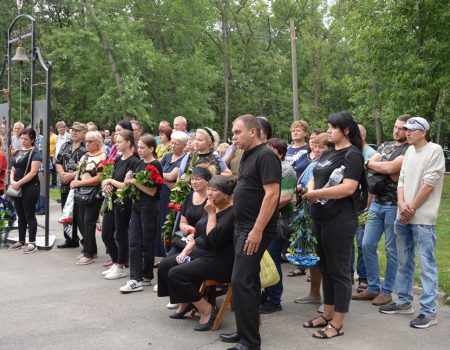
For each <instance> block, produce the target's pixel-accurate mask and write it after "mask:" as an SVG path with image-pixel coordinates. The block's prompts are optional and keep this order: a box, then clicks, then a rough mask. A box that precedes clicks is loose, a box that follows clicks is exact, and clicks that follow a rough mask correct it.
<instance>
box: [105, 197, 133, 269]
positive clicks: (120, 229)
mask: <svg viewBox="0 0 450 350" xmlns="http://www.w3.org/2000/svg"><path fill="white" fill-rule="evenodd" d="M131 205H132V203H131V201H127V200H126V201H124V203H123V204H114V206H113V209H112V210H109V211H106V212H105V214H104V216H103V225H102V239H103V242H104V243H105V246H106V249H107V250H108V254H109V255H110V256H111V260H112V262H113V263H115V264H122V265H128V262H129V254H128V228H129V226H130V218H131Z"/></svg>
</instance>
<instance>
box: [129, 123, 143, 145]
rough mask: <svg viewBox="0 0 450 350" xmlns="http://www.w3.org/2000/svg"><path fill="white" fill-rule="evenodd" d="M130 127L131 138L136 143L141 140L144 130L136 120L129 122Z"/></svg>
mask: <svg viewBox="0 0 450 350" xmlns="http://www.w3.org/2000/svg"><path fill="white" fill-rule="evenodd" d="M131 127H132V128H133V137H134V141H135V142H138V141H139V140H140V139H141V136H142V134H143V133H144V129H143V128H142V125H141V123H139V121H137V120H132V121H131Z"/></svg>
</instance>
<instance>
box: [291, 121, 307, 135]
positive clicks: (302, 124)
mask: <svg viewBox="0 0 450 350" xmlns="http://www.w3.org/2000/svg"><path fill="white" fill-rule="evenodd" d="M295 128H301V129H303V131H304V132H308V123H307V122H306V121H305V120H303V119H302V120H296V121H295V122H293V123H292V125H291V131H292V130H293V129H295Z"/></svg>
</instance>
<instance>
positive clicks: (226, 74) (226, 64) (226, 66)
mask: <svg viewBox="0 0 450 350" xmlns="http://www.w3.org/2000/svg"><path fill="white" fill-rule="evenodd" d="M220 12H221V15H222V41H223V43H222V50H223V81H224V88H225V91H224V116H223V135H222V140H223V142H226V141H227V136H228V108H229V106H228V98H229V97H228V90H229V87H228V84H229V80H230V59H229V56H228V40H229V38H228V0H223V1H222V3H221V7H220Z"/></svg>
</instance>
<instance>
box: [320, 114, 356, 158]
mask: <svg viewBox="0 0 450 350" xmlns="http://www.w3.org/2000/svg"><path fill="white" fill-rule="evenodd" d="M327 122H328V123H329V124H331V126H333V127H334V128H339V130H341V131H342V133H343V134H344V135H345V129H348V135H347V136H348V139H349V140H350V142H351V143H352V145H353V146H355V147H357V148H358V149H359V150H360V151H362V139H361V133H360V132H359V128H358V124H356V122H355V121H354V119H353V117H352V115H351V114H350V113H349V112H347V111H341V112H337V113H333V114H331V115H330V116H329V117H328V119H327Z"/></svg>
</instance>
